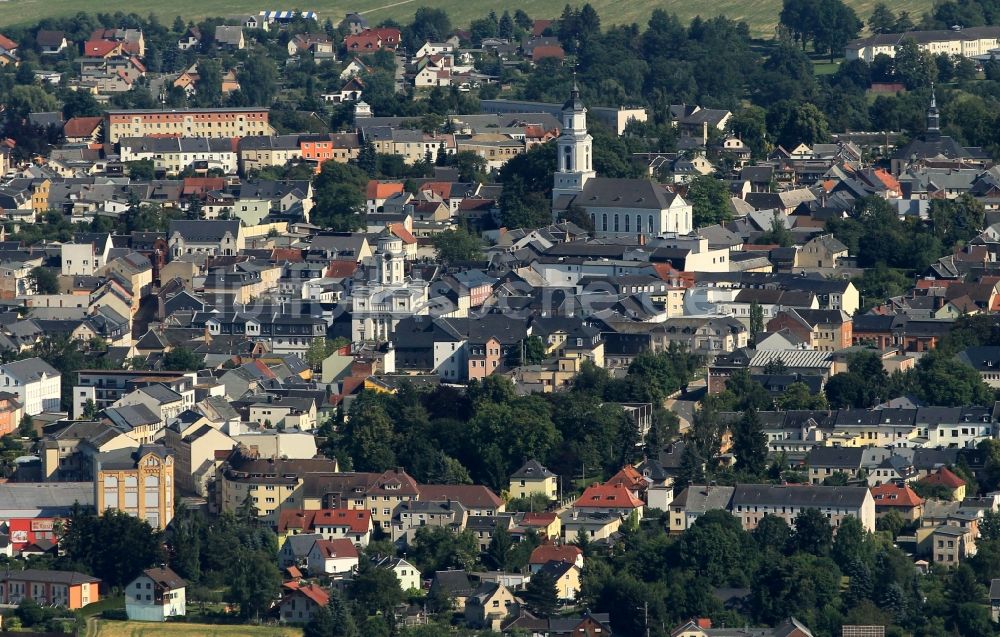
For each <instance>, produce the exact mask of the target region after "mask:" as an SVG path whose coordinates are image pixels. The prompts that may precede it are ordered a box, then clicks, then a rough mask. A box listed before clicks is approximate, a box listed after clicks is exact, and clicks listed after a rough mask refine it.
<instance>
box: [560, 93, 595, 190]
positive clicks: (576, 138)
mask: <svg viewBox="0 0 1000 637" xmlns="http://www.w3.org/2000/svg"><path fill="white" fill-rule="evenodd" d="M560 123H561V126H562V130H561V131H560V134H559V139H558V140H556V173H555V175H554V176H553V184H552V202H553V203H555V202H556V201H557V200H558V199H559V197H561V196H563V195H571V196H575V195H578V194H580V193H581V192H583V186H584V184H586V183H587V180H588V179H590V178H591V177H596V176H597V174H596V173H595V172H594V169H593V165H592V162H593V157H592V155H593V138H592V137H591V136H590V134H589V133H587V108H586V107H585V106H584V105H583V100H581V99H580V87H579V86H578V85H577V83H576V78H574V80H573V89H572V90H571V91H570V93H569V99H568V100H566V103H565V104H563V107H562V122H560Z"/></svg>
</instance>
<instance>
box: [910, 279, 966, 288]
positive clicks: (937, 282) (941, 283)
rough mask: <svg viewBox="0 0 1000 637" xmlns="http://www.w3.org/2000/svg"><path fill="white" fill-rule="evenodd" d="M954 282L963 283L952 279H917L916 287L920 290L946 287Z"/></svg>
mask: <svg viewBox="0 0 1000 637" xmlns="http://www.w3.org/2000/svg"><path fill="white" fill-rule="evenodd" d="M952 283H961V281H954V280H951V279H917V283H916V285H915V286H914V287H916V288H917V289H918V290H930V289H931V288H946V287H948V286H949V285H951V284H952Z"/></svg>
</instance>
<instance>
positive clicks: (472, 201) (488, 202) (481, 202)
mask: <svg viewBox="0 0 1000 637" xmlns="http://www.w3.org/2000/svg"><path fill="white" fill-rule="evenodd" d="M496 205H497V201H496V199H479V198H475V197H472V198H469V199H463V200H462V201H461V202H459V204H458V209H459V210H490V209H492V208H493V207H494V206H496Z"/></svg>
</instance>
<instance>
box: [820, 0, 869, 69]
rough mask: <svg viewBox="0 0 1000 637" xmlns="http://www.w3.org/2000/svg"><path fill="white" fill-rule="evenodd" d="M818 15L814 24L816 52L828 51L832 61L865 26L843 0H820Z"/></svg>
mask: <svg viewBox="0 0 1000 637" xmlns="http://www.w3.org/2000/svg"><path fill="white" fill-rule="evenodd" d="M815 4H816V5H818V10H817V13H818V15H817V16H816V17H817V20H816V23H815V24H814V25H813V37H814V40H813V41H814V44H815V46H816V52H817V53H819V52H826V53H828V54H829V56H830V62H833V60H834V58H836V57H837V56H838V55H841V54H842V52H843V50H844V47H845V46H847V43H848V42H849V41H850V40H852V39H854V38H856V37H858V34H859V33H860V32H861V27H862V26H863V24H862V22H861V20H859V19H858V15H857V14H856V13H855V12H854V9H852V8H851V7H849V6H847V5H846V4H845V3H844V2H842V0H818V2H816V3H815Z"/></svg>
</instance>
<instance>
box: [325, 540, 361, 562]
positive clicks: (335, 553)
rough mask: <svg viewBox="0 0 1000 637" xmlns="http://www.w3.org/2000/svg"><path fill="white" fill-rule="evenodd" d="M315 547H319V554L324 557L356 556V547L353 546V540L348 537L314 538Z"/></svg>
mask: <svg viewBox="0 0 1000 637" xmlns="http://www.w3.org/2000/svg"><path fill="white" fill-rule="evenodd" d="M316 547H317V548H319V554H320V555H321V556H322V557H324V558H329V559H333V558H338V557H340V558H343V557H353V558H355V559H356V558H357V557H358V549H357V547H355V546H354V542H352V541H350V540H348V539H344V538H341V539H337V540H316Z"/></svg>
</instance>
